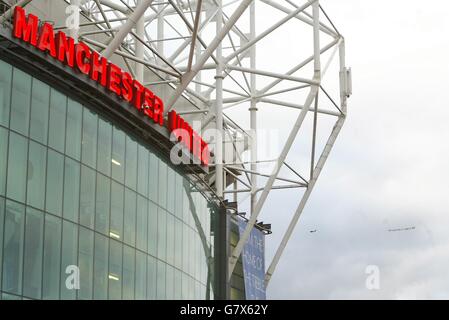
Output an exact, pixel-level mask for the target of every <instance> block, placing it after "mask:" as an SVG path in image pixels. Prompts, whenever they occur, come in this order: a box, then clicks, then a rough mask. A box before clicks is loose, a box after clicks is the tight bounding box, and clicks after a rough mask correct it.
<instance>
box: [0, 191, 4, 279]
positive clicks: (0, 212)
mask: <svg viewBox="0 0 449 320" xmlns="http://www.w3.org/2000/svg"><path fill="white" fill-rule="evenodd" d="M4 222H5V199H4V198H0V257H2V256H3V226H4ZM2 269H3V263H2V261H1V260H0V288H1V287H2V280H1V278H2V277H1V275H2Z"/></svg>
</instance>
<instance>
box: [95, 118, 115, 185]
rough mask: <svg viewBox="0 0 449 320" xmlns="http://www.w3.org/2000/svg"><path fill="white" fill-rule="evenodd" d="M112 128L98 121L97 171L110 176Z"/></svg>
mask: <svg viewBox="0 0 449 320" xmlns="http://www.w3.org/2000/svg"><path fill="white" fill-rule="evenodd" d="M111 148H112V126H111V124H110V123H108V122H106V121H104V120H103V119H100V120H99V122H98V160H97V168H98V171H100V172H102V173H104V174H105V175H107V176H108V177H110V176H111Z"/></svg>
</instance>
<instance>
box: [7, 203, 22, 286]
mask: <svg viewBox="0 0 449 320" xmlns="http://www.w3.org/2000/svg"><path fill="white" fill-rule="evenodd" d="M24 221H25V207H24V206H23V205H20V204H18V203H16V202H12V201H7V202H6V211H5V235H4V247H3V291H7V292H10V293H15V294H19V295H20V294H22V262H23V237H24Z"/></svg>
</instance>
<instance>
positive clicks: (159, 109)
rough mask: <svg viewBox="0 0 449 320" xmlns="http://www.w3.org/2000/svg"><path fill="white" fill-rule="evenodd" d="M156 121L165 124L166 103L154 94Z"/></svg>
mask: <svg viewBox="0 0 449 320" xmlns="http://www.w3.org/2000/svg"><path fill="white" fill-rule="evenodd" d="M153 109H154V111H153V113H154V118H153V120H154V122H156V123H159V124H160V125H161V126H163V125H164V103H163V102H162V100H161V98H159V97H158V96H154V107H153Z"/></svg>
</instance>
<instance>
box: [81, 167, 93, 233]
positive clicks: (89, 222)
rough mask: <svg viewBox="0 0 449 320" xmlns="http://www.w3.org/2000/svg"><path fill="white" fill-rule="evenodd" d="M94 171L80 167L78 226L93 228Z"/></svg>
mask: <svg viewBox="0 0 449 320" xmlns="http://www.w3.org/2000/svg"><path fill="white" fill-rule="evenodd" d="M95 180H96V179H95V171H93V170H92V169H90V168H88V167H86V166H81V195H80V196H81V200H80V224H82V225H83V226H86V227H88V228H91V229H93V227H94V210H95Z"/></svg>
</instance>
